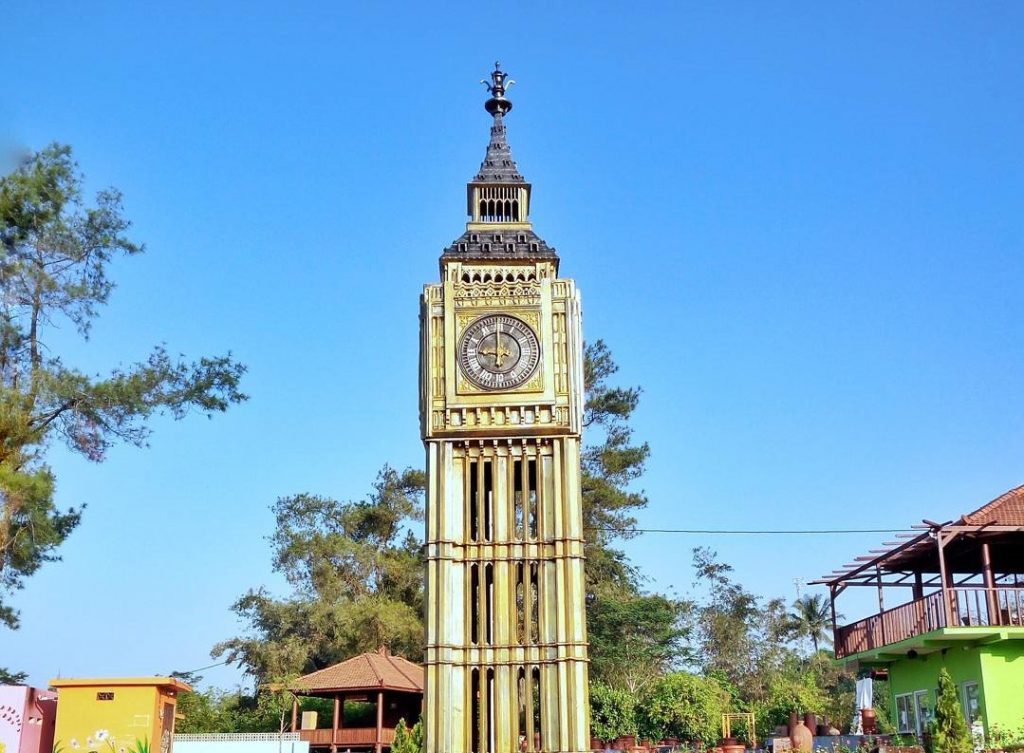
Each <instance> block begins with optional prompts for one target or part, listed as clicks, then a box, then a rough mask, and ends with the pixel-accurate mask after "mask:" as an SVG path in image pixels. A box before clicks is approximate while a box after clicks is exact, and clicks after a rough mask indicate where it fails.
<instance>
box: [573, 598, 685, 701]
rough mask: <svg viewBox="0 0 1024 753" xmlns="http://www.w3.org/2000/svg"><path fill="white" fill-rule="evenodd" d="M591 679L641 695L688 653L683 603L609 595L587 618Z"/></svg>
mask: <svg viewBox="0 0 1024 753" xmlns="http://www.w3.org/2000/svg"><path fill="white" fill-rule="evenodd" d="M587 627H588V630H589V633H588V635H589V637H590V656H591V664H590V671H591V677H593V678H595V679H597V680H600V681H604V682H607V683H609V684H610V685H613V686H615V687H620V688H624V689H626V690H628V691H630V692H631V693H637V692H639V691H640V690H642V689H643V688H644V687H645V686H646V685H647V684H649V683H651V682H654V681H655V680H656V679H657V678H658V677H659V676H660V675H662V674H664V673H665V672H667V671H669V670H670V669H671V668H672V667H673V666H674V665H675V664H676V663H677V662H678V661H679V659H680V657H682V656H683V655H684V653H685V652H686V650H687V646H686V637H687V635H688V632H687V630H686V627H685V626H684V624H683V608H682V606H681V605H680V603H679V602H676V601H673V600H671V599H668V598H666V597H665V596H661V595H657V594H655V595H640V594H629V593H627V594H614V595H613V594H609V595H607V596H605V597H604V598H599V599H596V600H595V601H594V602H593V604H592V605H591V607H590V610H589V611H588V614H587Z"/></svg>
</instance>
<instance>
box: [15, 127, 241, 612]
mask: <svg viewBox="0 0 1024 753" xmlns="http://www.w3.org/2000/svg"><path fill="white" fill-rule="evenodd" d="M82 184H83V178H82V175H81V173H80V171H79V169H78V166H77V164H76V163H75V162H74V160H73V158H72V155H71V148H70V147H68V146H63V145H58V144H54V145H52V146H49V147H47V148H46V149H44V150H42V151H40V152H38V153H36V154H34V155H32V156H31V158H29V159H28V160H26V161H25V162H24V163H23V164H22V165H21V166H20V167H19V168H18V169H16V170H15V171H14V172H12V173H10V174H9V175H6V176H4V177H2V178H0V293H2V295H0V622H2V623H3V624H5V625H6V626H7V627H10V628H16V627H17V625H18V615H17V612H16V611H15V610H14V609H13V607H11V606H10V604H9V603H7V599H8V598H9V597H10V595H11V593H12V592H14V591H16V590H18V589H21V588H23V587H24V585H25V579H26V578H28V577H29V576H31V575H32V574H33V573H34V572H36V570H38V569H39V567H41V566H42V565H43V564H44V563H46V562H49V561H53V560H55V559H58V557H57V554H56V551H57V549H58V548H59V547H60V545H61V543H62V542H63V541H64V540H65V539H66V538H67V536H68V535H69V534H70V533H71V531H72V530H73V529H74V528H75V526H77V525H78V523H79V520H80V518H81V509H80V508H79V509H68V510H60V509H58V508H57V506H56V505H55V504H54V501H53V497H54V490H55V478H54V474H53V472H52V470H51V469H50V468H49V467H48V466H47V465H46V463H45V454H46V449H47V446H48V445H49V444H50V443H51V442H52V441H60V442H63V443H64V444H65V445H67V447H68V448H69V449H71V450H72V451H73V452H76V453H78V454H80V455H82V456H84V457H85V458H87V459H89V460H92V461H96V462H99V461H102V460H103V458H104V456H105V454H106V452H107V450H108V449H109V448H110V447H111V446H112V445H113V444H115V443H117V442H127V443H128V444H132V445H136V446H142V445H144V444H145V443H146V438H147V437H148V436H149V432H150V428H149V420H150V419H151V418H152V417H153V416H154V415H158V414H164V413H166V414H169V415H170V416H172V417H174V418H176V419H179V418H183V417H184V416H185V415H187V414H188V413H190V412H192V411H200V412H203V413H206V414H207V415H210V414H213V413H215V412H220V411H224V410H226V409H227V407H228V406H229V405H230V404H232V403H236V402H239V401H241V400H244V399H245V397H246V396H245V395H244V394H243V393H242V392H240V390H239V382H240V380H241V377H242V374H243V373H244V371H245V367H244V366H243V365H242V364H240V363H238V362H236V361H233V360H232V359H231V357H230V355H227V356H219V357H212V358H201V359H199V360H198V361H194V362H189V361H186V360H184V359H182V358H173V357H171V355H170V354H169V353H168V352H167V350H166V349H165V348H164V347H163V346H162V345H158V346H157V347H155V348H154V349H153V351H152V352H151V353H150V354H149V356H148V357H146V358H144V359H143V360H141V361H139V362H137V363H134V364H132V365H129V366H119V367H116V368H113V369H112V370H110V371H109V372H108V373H107V374H106V375H105V376H94V375H89V374H87V373H85V372H84V371H82V370H80V369H77V368H75V367H74V366H73V365H71V364H69V363H68V362H67V360H66V359H65V358H64V357H62V355H61V354H60V353H59V352H58V351H57V350H55V349H54V347H53V341H52V338H51V337H50V336H51V335H52V333H53V332H55V331H56V330H58V329H60V328H65V329H67V328H68V325H70V329H72V330H73V331H75V332H77V333H78V334H79V335H80V336H81V337H83V338H86V339H87V338H88V336H89V333H90V331H91V328H92V326H93V323H94V322H95V320H96V318H97V317H98V315H99V312H100V310H101V309H102V307H103V306H104V305H105V304H106V303H107V301H108V300H109V298H110V295H111V292H112V291H113V290H114V282H113V280H112V279H111V277H110V275H109V267H110V265H111V263H112V262H113V261H114V260H115V259H116V258H117V257H120V256H135V255H138V254H140V253H141V252H142V251H143V247H142V245H141V244H138V243H136V242H134V241H133V240H131V239H130V238H129V236H128V230H129V228H130V227H131V223H130V222H129V220H128V219H127V218H126V217H125V216H124V211H123V206H122V199H121V194H120V193H119V192H118V191H117V190H115V189H107V190H104V191H100V192H99V193H98V194H96V196H95V198H94V201H93V203H92V204H91V205H90V204H88V203H87V202H86V201H85V199H84V198H83V190H82Z"/></svg>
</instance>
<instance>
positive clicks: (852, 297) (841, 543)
mask: <svg viewBox="0 0 1024 753" xmlns="http://www.w3.org/2000/svg"><path fill="white" fill-rule="evenodd" d="M3 5H6V6H7V7H5V8H4V9H3V11H2V16H3V18H4V23H3V26H4V45H3V47H2V49H0V63H2V66H3V70H4V71H6V76H5V96H4V97H3V98H0V146H3V147H4V149H5V150H6V151H7V152H8V153H9V152H10V150H11V149H16V148H19V147H28V148H40V147H42V146H44V145H45V144H47V143H49V142H51V141H54V140H57V141H61V142H66V143H70V144H72V145H73V146H74V148H75V153H76V156H77V158H78V160H79V162H80V164H81V165H82V168H83V170H84V171H85V172H86V174H87V177H88V184H89V186H90V187H91V188H92V189H97V188H100V187H104V186H108V185H115V186H117V187H119V188H121V189H122V190H123V191H124V193H125V197H126V209H127V213H128V215H129V216H130V217H131V218H132V219H133V220H134V222H135V226H134V232H135V237H136V238H137V239H138V240H141V241H144V242H145V243H146V244H147V251H148V252H147V253H146V254H145V255H144V256H143V257H141V258H135V259H131V260H122V261H119V262H118V263H117V264H116V267H115V271H114V276H115V278H116V279H117V280H118V283H119V288H118V290H117V291H115V294H114V295H113V297H112V299H111V302H110V304H109V306H108V307H107V310H105V311H104V312H103V316H102V318H101V319H100V321H99V322H98V324H97V326H96V328H95V332H94V335H93V338H92V339H91V340H90V342H88V343H87V344H83V343H80V342H77V341H75V340H74V339H73V337H72V336H71V334H70V333H63V334H62V333H58V334H57V335H55V336H54V338H53V340H52V342H53V346H54V348H55V349H56V348H59V350H60V352H62V353H66V354H67V360H68V361H69V362H73V363H76V364H79V365H81V366H82V367H83V368H86V369H90V370H95V371H103V370H105V369H107V368H109V367H110V366H112V365H115V364H117V363H120V362H128V361H131V360H133V359H134V358H138V357H142V356H144V354H145V353H146V352H147V351H148V349H149V348H150V346H152V345H153V344H155V343H157V342H166V343H167V345H168V347H169V348H170V349H171V350H172V351H175V352H177V351H181V352H185V353H187V354H195V355H199V354H205V353H218V352H223V351H226V350H229V349H230V350H232V351H233V352H234V354H235V355H236V356H237V357H239V358H240V359H242V360H243V361H245V362H246V363H247V364H248V365H249V368H250V372H249V374H248V376H247V378H246V382H245V385H244V386H245V389H246V390H247V391H248V392H249V393H250V394H251V395H252V399H251V401H250V402H249V403H247V404H246V405H244V406H241V407H239V408H237V409H234V410H232V411H231V412H229V413H228V414H226V415H223V416H218V417H216V418H215V419H214V420H212V421H207V420H205V419H204V418H202V417H198V416H197V417H194V418H192V419H190V420H187V421H184V422H181V423H173V422H170V421H160V422H157V424H156V425H155V429H156V431H155V434H154V436H153V438H152V442H151V447H150V448H149V449H147V450H136V449H132V448H127V447H120V448H117V449H115V450H114V451H113V452H111V454H110V458H109V460H108V461H107V462H106V463H104V464H102V465H92V464H89V463H87V462H85V461H84V460H82V459H80V458H76V457H73V456H71V455H69V454H68V453H67V452H64V451H63V450H61V449H60V448H54V451H53V453H52V456H51V460H52V464H53V466H54V468H55V470H56V472H57V475H58V480H59V490H58V496H59V499H60V500H61V502H62V503H63V504H65V505H72V504H74V505H77V504H80V503H83V502H85V503H88V505H89V507H88V510H87V514H86V516H85V519H84V521H83V523H82V525H81V527H80V528H79V529H78V530H77V531H76V532H75V533H74V535H73V536H72V538H71V539H70V540H69V541H68V542H67V544H66V545H65V546H64V547H63V549H62V553H63V556H64V560H63V562H60V563H56V564H52V565H48V566H46V567H45V568H44V569H43V570H41V571H40V572H39V573H38V574H37V575H36V576H35V577H33V578H32V579H31V581H30V583H29V587H28V589H27V590H26V591H24V592H23V593H22V594H20V595H19V596H18V598H17V605H18V606H19V607H20V608H21V610H22V621H23V628H22V630H21V631H19V632H17V633H10V632H3V633H0V666H3V665H9V666H14V667H19V668H23V669H26V670H28V671H29V672H30V679H31V681H33V682H35V683H39V684H45V683H46V681H47V680H48V679H49V678H51V677H54V676H56V675H57V674H58V672H59V673H62V674H63V675H65V676H75V675H78V676H82V675H111V674H146V673H156V672H167V671H170V670H174V669H193V668H196V667H201V666H203V665H206V664H209V663H211V660H210V659H209V658H208V657H209V649H210V647H211V646H212V645H213V644H214V643H215V642H217V641H219V640H221V639H224V638H226V637H230V636H232V635H234V634H236V632H237V630H238V629H239V626H238V625H237V623H236V622H235V619H234V617H233V615H232V614H231V613H230V612H229V606H230V604H231V602H232V601H233V600H234V599H235V598H237V597H238V596H239V595H241V594H242V593H243V592H244V591H245V590H246V589H247V588H249V587H252V586H258V585H260V584H266V585H267V586H268V587H270V588H272V589H282V583H281V582H280V580H279V579H278V578H277V577H275V576H274V575H273V574H272V573H271V572H270V568H269V548H268V544H267V542H266V541H265V538H264V537H265V536H266V535H267V534H268V533H269V532H270V528H271V523H272V520H271V515H270V512H269V509H268V508H269V505H270V504H271V503H272V501H273V500H274V499H275V498H276V497H278V496H280V495H285V494H292V493H297V492H301V491H311V492H317V493H322V494H328V495H333V496H336V497H339V498H358V497H361V496H363V495H364V494H365V493H366V491H367V490H368V488H369V485H370V483H371V482H372V480H373V478H374V475H375V473H376V471H377V469H378V468H379V467H380V466H381V465H382V464H383V463H385V462H390V463H392V464H393V465H397V466H404V465H415V464H420V463H422V458H423V455H422V447H421V444H420V441H419V436H418V427H417V406H416V400H417V392H416V373H417V371H416V369H417V367H416V348H417V297H418V294H419V291H420V289H421V286H422V285H423V283H425V282H430V281H433V280H435V279H436V277H437V256H438V255H439V253H440V251H441V249H442V247H443V246H444V245H446V244H447V243H449V242H450V241H451V240H453V239H454V238H456V237H457V236H458V235H459V234H460V233H461V232H462V229H463V223H464V222H465V216H464V212H465V193H464V184H465V182H466V181H467V180H468V179H469V178H470V177H471V176H472V175H473V174H474V172H475V171H476V169H477V166H478V165H479V162H480V159H481V158H482V156H483V152H484V146H485V145H486V140H487V129H488V125H489V124H488V117H487V115H486V113H485V112H484V111H483V108H482V104H483V100H484V90H483V87H482V86H480V85H479V84H478V83H477V82H478V81H479V80H480V79H481V78H482V77H484V76H485V75H486V74H487V73H488V72H489V71H490V70H491V68H492V66H493V62H494V60H495V59H496V58H497V59H501V60H502V61H503V63H504V64H505V67H506V68H507V70H508V71H510V73H511V75H512V77H513V78H514V79H516V80H517V81H518V84H517V85H516V86H515V87H514V88H513V89H512V90H511V92H510V97H511V98H512V99H513V101H514V103H515V110H514V112H513V113H512V114H511V115H510V116H509V118H508V128H509V139H510V141H511V144H512V147H513V152H514V154H515V156H516V158H517V160H518V162H519V166H520V169H521V170H522V172H523V174H524V175H526V177H527V179H529V180H530V181H531V182H532V183H533V185H534V205H533V210H534V216H533V219H534V222H535V228H536V230H537V231H538V233H539V234H540V235H541V236H542V237H543V238H545V239H546V240H547V241H548V242H550V243H551V244H553V245H554V246H556V247H557V248H558V250H559V252H560V254H561V256H562V273H563V274H564V275H566V276H570V277H574V278H575V279H576V280H577V281H578V283H579V285H580V287H581V288H582V290H583V295H584V304H585V321H584V327H585V332H586V335H587V337H588V338H590V339H594V338H598V337H600V338H604V339H605V340H606V341H607V342H608V344H609V345H610V346H611V348H612V350H613V352H614V354H615V356H616V358H617V360H618V361H619V363H620V364H621V372H620V375H621V378H622V381H623V382H624V383H629V384H641V385H643V388H644V395H643V400H642V403H641V406H640V409H639V410H638V412H637V415H636V421H635V425H636V430H637V435H638V437H640V438H641V439H645V440H647V441H649V442H650V443H651V446H652V450H653V454H652V458H651V462H650V466H649V469H648V472H647V474H646V476H645V477H644V479H643V481H642V483H641V484H640V486H641V487H642V488H644V489H645V490H646V491H647V492H648V494H649V495H650V498H651V504H650V507H649V508H648V509H647V510H646V511H644V512H643V513H642V514H641V515H640V519H641V523H642V524H643V525H645V526H647V527H670V528H680V527H687V528H736V527H741V528H779V527H807V528H836V527H837V528H848V527H853V528H891V527H904V526H907V525H909V524H911V523H913V522H916V521H919V520H920V519H921V518H922V517H929V518H932V519H945V518H949V517H952V516H954V515H957V514H959V513H962V512H966V511H968V510H970V509H973V508H975V507H977V506H980V505H981V504H982V503H984V502H986V501H987V500H989V499H991V498H992V497H994V496H996V495H998V494H1000V493H1001V492H1003V491H1005V490H1006V489H1009V488H1011V487H1014V486H1017V485H1019V484H1021V483H1024V468H1022V463H1021V461H1022V452H1024V431H1022V428H1021V427H1022V426H1024V422H1022V419H1024V390H1022V389H1021V387H1022V385H1024V358H1022V357H1021V354H1022V352H1024V327H1022V321H1024V296H1022V295H1021V291H1022V290H1024V254H1022V250H1024V249H1022V246H1024V178H1022V175H1024V140H1022V139H1021V136H1020V133H1021V123H1022V122H1024V95H1022V92H1024V46H1022V45H1021V44H1020V38H1021V28H1022V25H1024V6H1021V5H1020V4H1016V3H992V2H990V3H980V4H966V3H960V4H957V3H933V2H929V3H900V4H877V3H876V4H869V3H847V4H839V3H787V4H782V5H778V4H767V3H707V4H693V3H638V4H612V3H587V4H585V5H584V4H576V5H573V4H560V3H531V2H526V3H520V4H515V5H508V6H502V5H494V4H491V5H487V4H484V5H481V4H479V3H472V4H470V3H467V4H440V5H433V4H425V3H423V4H402V3H387V4H384V3H379V4H372V3H365V4H355V3H312V2H291V3H287V4H284V3H268V2H262V3H261V2H247V3H244V4H243V3H237V4H236V3H222V4H219V5H218V6H217V7H214V8H210V7H206V6H209V5H213V4H209V3H188V2H178V3H173V4H165V5H163V6H155V5H151V4H146V3H103V2H96V3H87V4H86V3H19V4H14V3H4V4H3ZM883 538H886V537H885V536H878V535H870V534H866V535H846V536H834V537H820V538H799V539H797V538H782V537H778V538H764V539H762V538H758V539H752V538H742V537H714V538H711V537H696V536H667V535H653V534H652V535H649V536H643V537H640V538H638V539H636V540H634V541H632V542H630V543H629V545H628V550H629V552H630V554H631V556H632V557H633V558H634V560H635V561H636V562H637V563H638V564H639V565H641V567H642V568H643V570H644V572H645V573H646V574H647V575H648V576H650V578H651V586H652V587H653V588H659V589H665V590H669V589H671V590H674V591H675V592H677V593H679V594H685V593H687V592H688V591H689V590H690V589H691V583H690V581H691V576H690V570H689V559H690V557H689V550H690V549H691V548H692V547H693V546H697V545H708V546H711V547H713V548H715V549H717V550H718V551H719V553H720V555H721V556H722V558H723V559H725V560H726V561H728V562H731V563H732V564H733V565H734V566H735V568H736V572H737V574H738V576H739V577H740V578H741V579H742V580H743V582H744V583H745V584H746V585H747V586H748V587H749V588H751V589H753V590H755V591H758V592H761V593H765V594H768V595H780V596H784V597H786V598H792V596H793V595H794V585H793V580H794V579H796V578H800V579H804V580H810V579H812V578H814V577H816V576H818V575H821V574H822V573H825V572H827V571H829V570H831V569H832V568H833V567H837V566H839V565H840V564H842V563H843V562H846V561H848V560H849V558H850V557H852V556H854V555H857V554H861V553H864V552H865V551H866V550H867V549H868V548H871V547H873V546H875V545H876V544H877V543H878V542H879V541H880V540H881V539H883ZM869 602H870V600H867V602H865V604H869ZM840 607H841V609H842V610H843V611H844V612H845V613H846V615H847V617H851V618H853V617H857V616H860V615H859V610H860V603H859V602H858V601H857V600H856V599H855V598H852V599H851V600H850V601H849V602H848V603H847V604H843V602H840ZM865 608H866V607H865ZM204 674H205V675H206V677H207V680H208V681H209V682H213V683H216V684H219V685H222V686H232V685H233V684H235V683H237V682H238V681H239V680H240V676H239V674H238V673H237V672H236V671H234V670H233V669H230V668H219V669H214V670H210V671H208V672H206V673H204Z"/></svg>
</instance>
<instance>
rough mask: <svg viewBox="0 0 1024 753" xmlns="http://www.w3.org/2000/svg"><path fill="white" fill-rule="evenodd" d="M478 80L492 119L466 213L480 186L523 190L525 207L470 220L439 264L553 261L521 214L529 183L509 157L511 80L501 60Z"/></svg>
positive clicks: (554, 256)
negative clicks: (493, 218)
mask: <svg viewBox="0 0 1024 753" xmlns="http://www.w3.org/2000/svg"><path fill="white" fill-rule="evenodd" d="M481 83H483V84H485V85H486V86H487V91H488V93H489V94H490V95H491V96H490V98H489V99H488V100H487V101H486V102H485V103H484V109H485V110H487V112H488V113H490V114H491V117H492V118H493V119H494V120H493V122H492V123H491V138H490V141H489V142H488V144H487V153H486V154H485V155H484V161H483V162H482V163H481V164H480V171H479V172H478V173H477V174H476V175H475V176H474V177H473V179H472V180H471V181H470V182H469V186H468V191H467V193H468V196H469V203H470V205H471V206H470V209H469V213H470V214H471V215H472V214H473V208H472V203H473V201H472V197H473V195H474V194H473V192H474V190H475V189H477V188H480V186H481V185H482V186H487V187H491V186H503V185H504V186H512V187H515V189H516V190H517V191H522V190H523V189H525V191H526V197H527V199H526V201H525V202H524V207H526V208H525V209H524V210H523V211H524V216H522V217H521V218H519V217H517V219H516V220H510V221H509V222H508V223H505V222H501V221H499V222H493V223H471V224H470V226H469V227H468V228H467V230H466V232H465V233H463V234H462V235H461V236H459V237H458V238H456V239H455V240H454V241H453V242H452V243H451V245H449V246H448V247H447V248H445V249H444V252H443V253H442V256H441V261H442V264H443V262H444V260H446V259H449V260H450V259H474V260H495V261H505V260H511V259H519V260H528V259H550V260H554V261H556V262H557V260H558V253H557V252H556V251H555V249H554V248H553V247H552V246H549V245H548V244H547V242H545V241H544V239H543V238H541V237H540V236H539V235H537V234H536V233H535V232H533V229H532V227H531V225H530V222H529V218H528V217H527V216H525V213H526V212H528V206H529V196H530V189H531V186H530V184H529V183H527V182H526V178H524V177H523V176H522V173H520V172H519V166H518V165H516V161H515V159H513V157H512V148H511V147H510V146H509V144H508V136H507V132H506V130H505V116H506V115H507V114H508V113H509V112H510V111H511V110H512V101H511V100H510V99H508V98H507V97H506V96H505V92H506V91H507V90H508V88H509V87H510V86H512V84H514V83H515V81H512V80H511V79H509V77H508V74H507V73H506V72H505V71H503V70H501V63H495V64H494V70H493V71H492V72H491V80H490V82H489V83H488V81H487V80H486V79H484V80H483V81H481ZM480 190H489V189H480ZM503 225H504V227H503ZM510 225H511V226H510Z"/></svg>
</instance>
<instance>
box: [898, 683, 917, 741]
mask: <svg viewBox="0 0 1024 753" xmlns="http://www.w3.org/2000/svg"><path fill="white" fill-rule="evenodd" d="M896 728H897V731H898V732H900V733H903V734H906V733H910V732H917V712H916V709H915V708H914V696H913V695H912V694H910V693H904V694H903V695H898V696H896Z"/></svg>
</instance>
